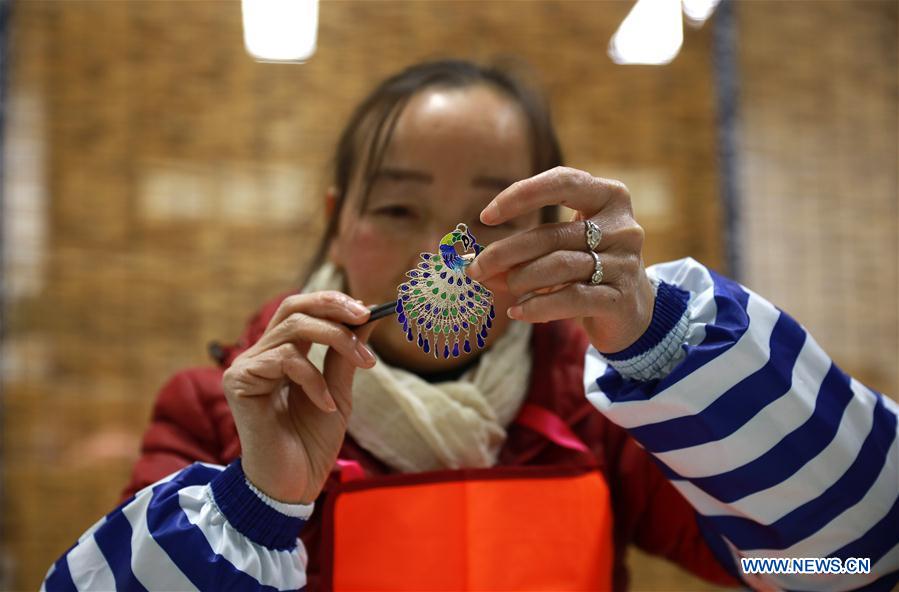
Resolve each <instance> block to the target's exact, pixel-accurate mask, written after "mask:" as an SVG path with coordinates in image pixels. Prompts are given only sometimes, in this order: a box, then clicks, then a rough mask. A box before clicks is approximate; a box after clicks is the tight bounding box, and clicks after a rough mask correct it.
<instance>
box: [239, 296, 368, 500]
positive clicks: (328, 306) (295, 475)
mask: <svg viewBox="0 0 899 592" xmlns="http://www.w3.org/2000/svg"><path fill="white" fill-rule="evenodd" d="M370 314H371V313H370V311H369V310H368V308H366V307H365V306H363V304H362V303H361V302H360V301H358V300H355V299H353V298H351V297H349V296H347V295H346V294H342V293H340V292H334V291H326V292H315V293H311V294H299V295H296V296H289V297H288V298H286V299H285V300H284V301H283V302H282V303H281V306H280V307H279V308H278V311H277V312H276V313H275V315H274V316H273V317H272V320H271V322H269V325H268V327H267V328H266V330H265V333H264V334H263V336H262V337H261V338H260V339H259V341H257V342H256V343H255V344H254V345H253V346H252V347H250V348H249V349H247V350H246V351H244V352H243V353H242V354H240V355H239V356H238V357H237V358H236V359H235V360H234V362H233V363H232V364H231V367H230V368H228V369H227V370H226V371H225V374H224V378H223V379H222V386H223V388H224V391H225V396H226V397H227V399H228V404H229V405H230V407H231V412H232V414H233V415H234V422H235V424H236V425H237V433H238V436H239V437H240V444H241V449H242V456H243V460H242V464H243V470H244V474H245V475H246V477H247V479H249V480H250V482H251V483H253V485H255V486H256V487H257V488H258V489H259V490H261V491H262V492H263V493H265V494H266V495H268V496H269V497H272V498H274V499H276V500H278V501H282V502H289V503H304V504H308V503H311V502H312V501H314V500H315V498H316V497H317V496H318V494H319V492H320V491H321V489H322V487H324V484H325V480H326V479H327V478H328V474H329V473H330V471H331V469H332V467H333V466H334V462H335V461H336V459H337V453H338V451H339V450H340V446H341V444H342V443H343V438H344V434H345V433H346V428H347V423H348V422H349V417H350V412H351V410H352V385H353V374H354V373H355V371H356V368H371V367H372V366H374V364H375V357H374V355H373V354H372V353H371V351H370V350H369V349H368V348H367V346H366V345H365V342H366V341H367V339H368V337H369V335H370V334H371V330H372V325H365V326H363V327H360V328H359V329H357V330H356V331H355V333H354V332H353V331H351V330H350V329H349V328H347V325H351V326H352V325H361V324H362V323H365V321H367V320H368V317H369V315H370ZM313 343H320V344H323V345H326V346H328V352H327V355H326V356H325V364H324V371H323V372H319V371H318V370H317V369H316V368H315V366H313V365H312V363H311V362H310V361H309V360H308V358H307V354H308V352H309V348H310V347H311V346H312V344H313Z"/></svg>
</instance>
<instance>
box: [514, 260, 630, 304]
mask: <svg viewBox="0 0 899 592" xmlns="http://www.w3.org/2000/svg"><path fill="white" fill-rule="evenodd" d="M598 257H599V261H600V264H601V265H602V272H603V279H602V283H603V284H606V285H610V284H611V285H614V284H617V281H618V278H619V277H620V276H621V275H622V272H624V271H626V270H630V269H634V270H636V268H637V266H636V265H635V264H631V262H630V261H629V260H628V259H636V258H627V257H622V256H618V255H611V254H606V253H604V254H602V255H598ZM595 271H596V261H595V260H594V258H593V255H591V254H590V253H586V252H584V251H553V252H552V253H550V254H548V255H544V256H543V257H539V258H537V259H535V260H533V261H530V262H528V263H525V264H524V265H521V266H519V267H516V268H514V269H512V270H511V271H510V272H509V273H508V274H507V276H506V285H507V286H508V289H509V291H510V292H511V293H512V294H514V295H515V296H519V297H520V296H523V295H525V294H528V293H530V292H534V291H537V290H542V289H545V288H552V287H555V286H560V285H563V284H570V283H574V282H585V283H586V282H589V281H590V278H591V277H592V276H593V273H594V272H595Z"/></svg>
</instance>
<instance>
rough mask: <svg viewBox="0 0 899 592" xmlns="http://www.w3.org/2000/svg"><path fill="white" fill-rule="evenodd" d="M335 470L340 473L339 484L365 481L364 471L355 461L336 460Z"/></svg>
mask: <svg viewBox="0 0 899 592" xmlns="http://www.w3.org/2000/svg"><path fill="white" fill-rule="evenodd" d="M337 470H339V471H340V482H341V483H346V482H347V481H359V480H360V479H365V469H363V468H362V465H360V464H359V463H358V462H356V461H355V460H344V459H342V458H338V459H337Z"/></svg>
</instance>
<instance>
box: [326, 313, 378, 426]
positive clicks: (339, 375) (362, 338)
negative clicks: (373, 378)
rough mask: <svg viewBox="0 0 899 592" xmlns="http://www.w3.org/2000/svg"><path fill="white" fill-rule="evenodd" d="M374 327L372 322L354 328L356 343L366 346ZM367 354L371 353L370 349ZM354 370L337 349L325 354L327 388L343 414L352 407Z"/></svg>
mask: <svg viewBox="0 0 899 592" xmlns="http://www.w3.org/2000/svg"><path fill="white" fill-rule="evenodd" d="M374 328H375V327H374V324H373V323H372V324H368V325H363V326H362V327H360V328H358V329H356V336H357V338H358V343H359V344H360V345H361V346H362V347H365V348H367V346H366V345H365V344H366V343H367V342H368V338H369V337H370V336H371V333H372V331H374ZM369 354H371V352H370V351H369ZM372 357H374V356H372ZM372 365H374V364H372ZM355 371H356V367H355V366H354V365H353V364H351V363H350V362H349V360H347V359H346V357H345V356H341V355H339V353H338V352H337V351H335V350H333V349H332V350H329V351H328V353H327V354H326V355H325V366H324V376H325V382H326V383H327V384H328V388H329V389H330V392H331V394H332V396H333V397H334V401H335V403H336V404H337V408H338V409H339V410H340V412H341V413H342V414H343V415H344V416H349V414H350V412H351V411H352V408H353V397H352V392H353V375H354V373H355Z"/></svg>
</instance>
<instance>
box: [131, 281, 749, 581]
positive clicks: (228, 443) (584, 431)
mask: <svg viewBox="0 0 899 592" xmlns="http://www.w3.org/2000/svg"><path fill="white" fill-rule="evenodd" d="M282 299H283V296H282V297H280V298H277V299H275V300H273V301H271V302H269V303H268V304H267V305H266V306H264V307H263V308H262V310H261V311H260V312H259V313H257V314H256V316H255V317H253V319H252V320H251V321H250V323H249V325H248V327H247V329H246V330H245V332H244V335H243V336H242V337H241V339H240V340H239V341H238V343H237V344H236V345H234V346H231V347H228V348H225V350H224V355H223V361H222V364H221V365H220V366H219V367H205V368H192V369H188V370H184V371H181V372H179V373H177V374H176V375H175V376H174V377H172V379H171V380H169V382H168V383H167V384H166V385H165V386H164V387H163V389H162V391H161V392H160V393H159V397H158V399H157V401H156V405H155V407H154V410H153V417H152V421H151V423H150V426H149V427H148V428H147V431H146V433H145V434H144V438H143V443H142V446H141V456H140V458H139V459H138V461H137V464H136V465H135V467H134V471H133V473H132V477H131V482H130V483H129V484H128V486H127V487H126V488H125V490H124V494H123V495H124V497H128V496H130V495H131V494H133V493H135V492H136V491H138V490H140V489H142V488H143V487H146V486H147V485H149V484H151V483H153V482H155V481H157V480H158V479H161V478H162V477H164V476H166V475H169V474H171V473H173V472H175V471H178V470H180V469H182V468H184V467H185V466H187V465H189V464H190V463H192V462H194V461H202V462H209V463H216V464H221V465H225V464H228V463H229V462H231V461H232V460H234V459H235V458H236V457H237V456H239V455H240V442H239V441H238V438H237V429H236V428H235V425H234V418H233V417H232V416H231V411H230V409H229V407H228V403H227V401H226V400H225V396H224V393H223V392H222V387H221V380H222V372H223V371H224V369H225V368H227V366H228V365H229V364H230V363H231V362H232V361H233V359H234V358H235V357H236V356H237V355H239V354H240V352H242V351H243V350H244V349H246V348H247V347H249V346H250V345H251V344H253V343H255V341H256V340H257V339H259V337H260V336H261V335H262V333H263V332H264V330H265V327H266V326H267V324H268V321H269V319H270V318H271V317H272V315H273V314H274V313H275V310H276V309H277V307H278V305H279V304H280V302H281V300H282ZM532 347H533V351H534V355H535V359H536V360H538V362H537V363H535V364H534V366H533V370H532V373H531V384H530V388H529V391H528V394H527V401H528V402H530V403H533V404H536V405H539V406H542V407H544V408H546V409H548V410H550V411H552V412H554V413H555V414H556V415H558V416H559V417H560V418H562V419H563V420H564V421H565V422H566V423H567V424H568V425H569V427H570V428H571V429H572V430H573V431H574V433H575V434H577V435H578V437H580V439H581V440H582V441H583V442H584V443H586V444H587V445H588V446H589V447H590V448H591V449H592V450H593V451H594V452H595V455H596V458H597V460H598V461H599V464H600V467H601V468H602V471H603V473H604V474H605V476H606V479H607V480H608V483H609V487H610V490H611V493H612V505H613V513H614V537H615V550H616V553H615V561H614V584H615V589H616V590H623V589H626V588H627V581H628V575H627V569H626V565H625V553H626V549H627V545H628V544H629V543H634V544H636V545H637V546H638V547H640V548H641V549H643V550H645V551H647V552H649V553H652V554H654V555H661V556H663V557H667V558H668V559H670V560H671V561H673V562H675V563H678V564H679V565H681V566H683V567H684V568H685V569H687V570H689V571H690V572H692V573H694V574H696V575H697V576H699V577H702V578H704V579H707V580H709V581H711V582H714V583H718V584H722V585H729V586H736V585H739V583H738V582H737V581H736V580H735V579H734V578H733V577H732V576H730V575H729V574H728V573H727V572H726V571H725V569H724V568H723V567H721V566H720V565H719V564H718V562H717V560H716V559H715V558H714V556H713V555H712V552H711V551H710V550H709V548H708V547H707V545H706V543H705V540H704V539H703V537H702V535H701V534H700V532H699V528H698V526H697V523H696V514H695V512H694V510H693V508H692V507H691V506H690V505H689V504H688V503H687V502H686V500H684V498H683V497H682V496H681V495H680V493H678V491H677V490H676V489H675V488H674V487H673V486H672V485H671V484H670V483H669V482H668V481H667V480H666V479H665V477H664V476H663V475H662V473H661V471H660V470H659V469H658V467H657V466H656V465H655V464H654V463H653V461H652V460H651V458H650V456H649V455H648V454H647V453H646V452H645V451H644V450H643V449H641V448H640V447H639V446H637V444H636V443H635V442H634V440H633V439H632V438H631V437H630V436H629V435H628V434H627V432H625V431H624V430H623V429H622V428H620V427H618V426H616V425H615V424H613V423H612V422H610V421H608V420H607V419H606V418H605V417H604V416H603V415H602V414H600V413H599V412H598V411H596V409H595V408H594V407H593V406H592V405H591V404H590V403H589V402H588V401H587V399H586V398H585V397H584V386H583V371H584V353H585V351H586V347H587V338H586V335H585V334H584V332H583V331H582V330H581V329H580V328H579V327H578V326H577V325H575V324H574V323H571V322H555V323H546V324H539V325H535V326H534V331H533V337H532ZM340 456H341V458H349V459H354V460H357V461H359V462H360V463H361V464H362V466H363V468H365V470H366V472H367V473H368V474H384V473H388V472H391V469H390V468H389V467H387V466H386V465H384V464H383V463H381V462H380V461H379V460H378V459H376V458H375V457H373V456H372V455H371V454H369V453H368V452H367V451H366V450H364V449H362V447H360V446H359V445H358V444H357V443H356V442H355V441H354V440H353V439H352V437H351V436H349V435H347V437H346V439H345V441H344V444H343V448H342V449H341V452H340ZM575 462H577V456H576V454H575V453H574V452H572V451H570V450H568V449H565V448H561V447H559V446H556V445H554V444H552V443H551V442H549V441H548V440H546V439H545V438H543V437H542V436H540V435H538V434H537V433H535V432H532V431H531V430H529V429H528V428H526V427H523V426H519V425H516V424H513V425H512V426H510V427H509V429H508V436H507V439H506V442H505V445H504V446H503V448H502V450H501V451H500V457H499V464H500V465H546V464H560V465H567V464H573V463H575ZM322 495H327V493H326V492H325V493H323V494H322ZM323 505H324V504H323V503H322V502H321V500H319V502H318V503H317V504H316V507H317V508H321V507H323ZM319 534H320V512H318V511H316V513H315V514H313V516H312V519H311V520H310V521H309V522H308V523H307V524H306V525H305V527H304V528H303V531H302V533H301V535H300V536H301V538H302V539H303V542H304V544H305V545H306V548H307V550H308V552H309V564H308V566H307V577H308V583H309V589H310V590H314V589H316V588H317V586H316V583H317V577H318V571H319V538H320V537H319Z"/></svg>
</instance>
